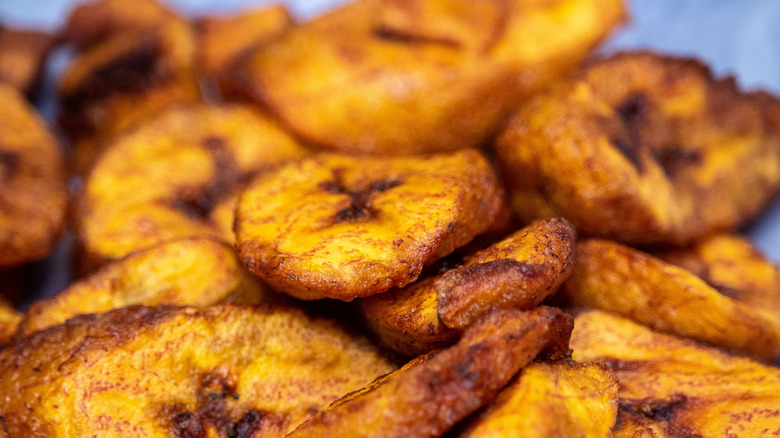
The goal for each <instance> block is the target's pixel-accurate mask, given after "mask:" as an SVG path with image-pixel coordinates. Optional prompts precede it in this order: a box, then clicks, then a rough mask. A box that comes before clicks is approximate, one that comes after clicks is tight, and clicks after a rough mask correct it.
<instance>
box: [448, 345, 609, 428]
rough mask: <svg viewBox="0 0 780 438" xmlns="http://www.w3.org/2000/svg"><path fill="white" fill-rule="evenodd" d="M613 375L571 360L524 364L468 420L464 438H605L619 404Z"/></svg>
mask: <svg viewBox="0 0 780 438" xmlns="http://www.w3.org/2000/svg"><path fill="white" fill-rule="evenodd" d="M619 387H620V385H619V384H618V381H617V379H616V378H615V374H614V373H613V372H612V371H611V370H610V369H609V368H608V367H607V366H606V365H603V364H599V363H595V362H589V363H584V364H578V363H576V362H574V361H570V360H568V361H560V362H555V363H534V364H531V365H529V366H527V367H526V368H525V369H523V371H521V373H520V374H519V375H518V376H516V377H515V378H514V380H513V381H512V382H511V383H510V384H509V385H508V386H507V387H506V388H504V389H503V390H502V391H501V392H500V393H499V394H498V397H496V398H495V400H493V401H492V402H491V403H490V404H489V405H487V406H486V407H485V408H483V409H482V410H481V411H480V412H479V413H478V414H476V415H474V416H473V417H472V418H470V419H469V420H468V421H467V422H466V427H465V429H464V430H463V431H462V432H461V433H460V434H459V435H458V436H460V437H462V438H466V437H483V438H487V437H508V436H518V437H521V436H522V437H539V438H543V437H575V436H579V437H594V438H596V437H606V436H610V430H611V428H612V426H614V425H615V420H616V419H617V410H618V409H617V408H618V389H619Z"/></svg>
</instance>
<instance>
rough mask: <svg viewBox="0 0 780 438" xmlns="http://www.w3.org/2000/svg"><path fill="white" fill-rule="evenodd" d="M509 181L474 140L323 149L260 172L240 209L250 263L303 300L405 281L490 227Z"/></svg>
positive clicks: (241, 237)
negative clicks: (368, 149) (351, 150)
mask: <svg viewBox="0 0 780 438" xmlns="http://www.w3.org/2000/svg"><path fill="white" fill-rule="evenodd" d="M504 205H505V204H504V198H503V189H502V188H501V186H500V184H499V182H498V180H497V178H496V175H495V173H494V172H493V170H492V168H491V167H490V165H489V164H488V162H487V161H486V160H485V158H484V157H483V156H482V155H481V154H480V153H479V152H477V151H475V150H473V149H468V150H463V151H459V152H456V153H452V154H446V155H445V154H442V155H433V156H428V157H416V158H383V159H379V158H370V157H349V156H345V155H331V154H323V155H318V156H315V157H313V158H311V159H308V160H304V161H300V162H296V163H292V164H289V165H287V166H285V167H283V168H281V169H279V170H278V171H276V172H275V173H273V174H271V175H269V176H267V177H263V178H259V179H258V180H257V181H255V182H254V183H253V184H252V185H250V187H249V188H248V189H247V190H246V191H245V192H244V194H243V195H242V197H241V201H240V202H239V205H238V209H237V213H236V214H237V217H236V245H237V247H238V251H239V255H240V257H241V259H242V260H243V261H244V262H245V263H246V264H247V266H248V267H249V269H250V270H251V271H252V272H254V273H255V274H257V275H259V276H261V277H262V278H263V279H264V280H266V281H267V282H268V283H269V284H270V285H271V286H273V287H274V288H276V289H277V290H279V291H282V292H285V293H288V294H290V295H293V296H295V297H298V298H301V299H308V300H311V299H319V298H326V297H328V298H337V299H341V300H344V301H351V300H353V299H354V298H356V297H364V296H369V295H373V294H376V293H380V292H384V291H386V290H388V289H390V288H391V287H393V286H404V285H406V284H408V283H411V282H413V281H415V280H416V279H417V277H418V276H419V275H420V272H421V271H422V268H423V266H424V265H425V264H429V263H432V262H434V261H435V260H437V259H439V258H441V257H443V256H445V255H447V254H449V253H450V252H452V251H453V250H454V249H455V248H457V247H459V246H462V245H464V244H466V243H468V242H469V241H470V240H471V239H472V238H474V236H476V235H477V234H479V233H482V232H484V231H486V230H488V229H489V228H490V227H491V225H492V224H493V222H494V221H495V219H496V217H498V215H499V213H500V212H501V210H502V209H503V208H504Z"/></svg>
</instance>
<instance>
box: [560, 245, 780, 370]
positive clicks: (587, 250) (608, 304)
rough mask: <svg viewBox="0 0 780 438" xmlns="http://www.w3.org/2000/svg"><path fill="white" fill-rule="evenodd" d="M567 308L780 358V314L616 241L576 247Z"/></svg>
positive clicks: (566, 288)
mask: <svg viewBox="0 0 780 438" xmlns="http://www.w3.org/2000/svg"><path fill="white" fill-rule="evenodd" d="M560 291H561V293H562V295H563V299H564V300H565V301H566V303H567V304H568V305H571V306H575V307H580V306H584V307H592V308H596V309H601V310H606V311H611V312H615V313H618V314H620V315H624V316H626V317H629V318H631V319H633V320H635V321H637V322H639V323H642V324H644V325H646V326H648V327H651V328H653V329H655V330H659V331H662V332H667V333H674V334H677V335H679V336H683V337H689V338H694V339H698V340H700V341H703V342H707V343H709V344H712V345H715V346H719V347H722V348H726V349H729V350H734V351H739V352H742V353H745V354H749V355H751V356H754V357H757V358H761V359H764V360H768V361H774V360H777V359H780V314H777V313H773V312H772V311H771V310H770V309H766V308H761V307H754V306H752V305H751V304H750V303H745V302H741V301H739V300H735V299H732V298H730V297H728V296H726V295H723V294H721V293H720V292H718V290H716V289H715V288H713V287H712V286H710V285H708V284H707V283H705V282H704V280H702V279H701V278H699V277H697V276H696V275H694V274H693V273H691V272H690V271H686V270H685V269H682V268H680V267H677V266H674V265H671V264H668V263H666V262H664V261H662V260H660V259H657V258H655V257H653V256H651V255H649V254H646V253H643V252H641V251H638V250H635V249H632V248H629V247H627V246H624V245H621V244H619V243H616V242H611V241H606V240H599V239H590V240H585V241H580V242H578V243H577V257H576V262H575V264H574V272H573V273H572V276H571V278H569V280H568V281H567V282H566V283H564V285H563V286H562V287H561V289H560Z"/></svg>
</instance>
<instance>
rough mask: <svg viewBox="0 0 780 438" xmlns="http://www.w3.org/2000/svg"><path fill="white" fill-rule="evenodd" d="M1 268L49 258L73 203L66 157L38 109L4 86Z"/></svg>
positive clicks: (0, 93)
mask: <svg viewBox="0 0 780 438" xmlns="http://www.w3.org/2000/svg"><path fill="white" fill-rule="evenodd" d="M0 114H2V117H0V268H9V267H12V266H18V265H21V264H23V263H27V262H31V261H35V260H39V259H42V258H44V257H46V256H47V255H48V254H49V253H50V252H51V251H52V249H54V246H55V245H56V244H57V241H58V240H59V238H60V234H61V233H62V225H63V221H64V217H65V204H66V202H67V196H68V192H67V190H68V189H67V184H66V177H65V162H64V161H65V159H64V157H63V154H62V151H61V150H60V146H59V144H58V143H57V141H56V140H55V139H54V137H53V136H52V135H51V134H50V133H49V131H48V129H47V128H46V126H45V125H44V123H43V121H42V120H41V119H40V118H39V117H38V115H37V114H36V113H35V110H34V109H33V108H32V107H31V106H30V105H29V104H28V103H27V101H25V99H24V98H23V97H22V96H21V94H19V92H18V91H17V90H15V89H14V88H12V87H11V86H9V85H5V84H0Z"/></svg>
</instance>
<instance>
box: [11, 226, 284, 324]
mask: <svg viewBox="0 0 780 438" xmlns="http://www.w3.org/2000/svg"><path fill="white" fill-rule="evenodd" d="M270 299H271V296H269V292H268V291H265V290H264V289H263V286H261V284H260V283H259V282H258V281H257V280H256V279H255V277H254V276H253V275H252V274H250V273H249V272H247V271H246V270H245V269H244V267H243V266H242V265H241V264H240V263H239V261H238V258H237V257H236V254H235V251H234V250H233V248H232V247H231V246H229V245H226V244H224V243H222V242H218V241H214V240H210V239H205V238H193V239H185V240H180V241H174V242H171V243H165V244H162V245H160V246H157V247H154V248H151V249H147V250H145V251H139V252H137V253H134V254H131V255H129V256H127V257H125V258H124V259H122V260H119V261H117V262H114V263H112V264H109V265H106V266H105V267H103V269H101V270H100V271H98V272H96V273H94V274H92V275H90V276H89V277H87V278H85V279H83V280H80V281H78V282H76V283H74V284H72V285H71V286H70V287H68V288H67V289H65V290H64V291H62V292H60V293H59V294H58V295H57V296H55V297H52V298H48V299H43V300H39V301H36V302H35V303H33V304H32V305H31V306H30V308H29V309H27V312H25V314H24V319H23V321H22V322H21V324H20V325H19V330H18V332H17V334H18V335H21V336H26V335H29V334H30V333H32V332H35V331H37V330H41V329H44V328H46V327H49V326H53V325H57V324H61V323H64V322H65V321H66V320H67V319H69V318H71V317H74V316H76V315H81V314H85V313H101V312H107V311H109V310H112V309H117V308H120V307H126V306H130V305H133V304H143V305H146V306H157V305H162V304H167V305H188V306H198V307H200V306H208V305H211V304H216V303H226V302H227V303H246V304H260V303H262V302H265V301H269V300H270Z"/></svg>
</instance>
